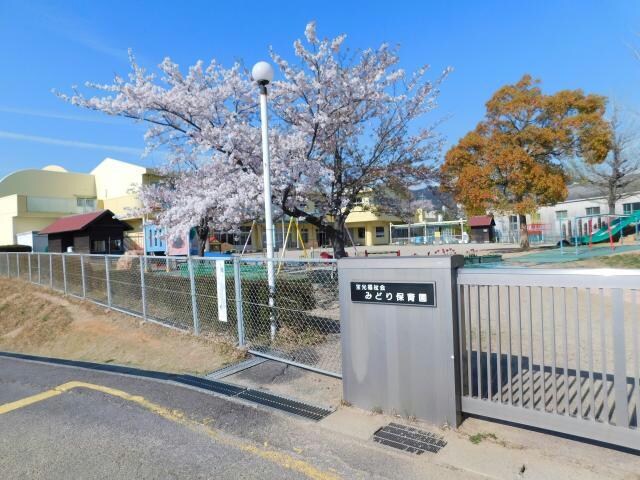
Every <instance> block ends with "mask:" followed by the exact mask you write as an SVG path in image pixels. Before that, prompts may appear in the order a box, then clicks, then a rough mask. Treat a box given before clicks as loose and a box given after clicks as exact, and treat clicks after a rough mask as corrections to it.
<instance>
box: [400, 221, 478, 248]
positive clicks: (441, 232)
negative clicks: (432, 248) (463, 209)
mask: <svg viewBox="0 0 640 480" xmlns="http://www.w3.org/2000/svg"><path fill="white" fill-rule="evenodd" d="M465 223H466V220H464V219H462V218H461V219H458V220H444V221H437V222H422V223H408V224H400V225H394V224H390V225H389V231H390V232H391V243H392V244H394V245H407V244H412V245H434V244H435V245H442V244H449V243H467V242H468V241H469V237H468V235H467V234H466V232H465V231H464V224H465Z"/></svg>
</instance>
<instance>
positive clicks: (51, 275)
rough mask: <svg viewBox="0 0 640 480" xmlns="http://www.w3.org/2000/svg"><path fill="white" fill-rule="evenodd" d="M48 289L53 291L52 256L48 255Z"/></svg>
mask: <svg viewBox="0 0 640 480" xmlns="http://www.w3.org/2000/svg"><path fill="white" fill-rule="evenodd" d="M49 288H51V289H52V290H53V255H51V254H49Z"/></svg>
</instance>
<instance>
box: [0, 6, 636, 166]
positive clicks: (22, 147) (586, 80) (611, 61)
mask: <svg viewBox="0 0 640 480" xmlns="http://www.w3.org/2000/svg"><path fill="white" fill-rule="evenodd" d="M309 20H316V21H317V22H318V33H319V35H321V36H335V35H337V34H339V33H347V35H348V40H347V44H348V45H349V47H351V48H353V49H358V48H367V47H373V46H377V45H379V44H380V43H382V42H389V43H392V44H398V45H400V47H401V57H402V66H403V67H404V68H406V69H414V68H416V67H417V66H419V65H421V64H424V63H428V64H430V65H431V66H432V68H433V72H434V76H435V74H436V72H439V71H441V70H442V69H443V68H445V67H446V66H451V67H453V68H454V72H453V73H452V74H451V76H450V77H449V78H448V79H447V80H446V82H445V83H444V84H443V86H442V95H441V97H440V102H439V103H440V107H439V109H438V110H437V111H436V112H434V113H433V115H432V117H431V118H430V119H429V120H431V121H436V120H438V119H440V118H443V117H446V118H447V120H446V121H445V122H444V123H443V124H442V125H441V126H439V131H440V133H441V134H443V135H444V136H445V137H446V139H447V144H451V143H454V142H455V141H456V140H457V139H458V138H460V137H461V136H462V135H464V134H465V133H466V132H467V131H468V130H470V129H472V128H473V127H474V126H475V124H476V123H477V122H478V120H480V119H481V117H482V115H483V111H484V103H485V102H486V100H487V99H488V98H489V96H490V95H491V94H492V93H493V92H494V91H495V90H496V89H497V88H498V87H500V86H501V85H503V84H505V83H511V82H515V81H517V80H518V79H519V78H520V77H521V76H522V74H524V73H531V74H532V75H534V76H535V77H539V78H541V79H542V80H543V88H544V89H545V91H548V92H553V91H556V90H559V89H564V88H582V89H584V90H585V91H587V92H594V93H600V94H603V95H607V96H609V97H611V98H613V99H615V100H616V102H617V103H619V104H620V105H621V106H623V107H626V108H628V109H629V110H630V111H632V112H640V88H639V87H640V61H639V60H636V59H635V58H634V56H633V53H632V49H631V46H632V45H636V46H638V47H640V35H638V34H639V33H640V2H637V1H635V0H627V1H625V0H618V1H615V2H614V1H610V2H602V1H597V0H573V1H568V0H557V1H550V0H549V1H533V0H531V1H525V0H521V1H515V0H513V1H510V2H507V1H492V0H483V1H458V2H449V1H440V2H436V1H429V2H420V1H417V0H414V1H407V2H402V1H396V2H389V1H372V0H370V1H366V2H365V1H362V2H348V1H345V0H342V1H326V0H325V1H323V2H303V1H301V0H298V1H275V0H274V1H269V2H249V1H227V2H221V1H218V2H212V1H185V2H168V1H167V2H163V1H161V0H155V1H136V2H131V1H109V2H85V1H71V0H70V1H65V2H62V1H58V2H53V1H49V2H44V1H39V0H30V1H28V2H25V1H22V0H16V1H14V0H0V45H1V47H0V72H2V73H1V74H0V178H1V177H2V176H4V175H6V174H7V173H9V172H11V171H13V170H16V169H19V168H41V167H43V166H45V165H48V164H52V163H55V164H60V165H62V166H64V167H66V168H67V169H69V170H75V171H89V170H91V169H92V168H93V166H95V165H96V164H97V163H98V162H99V161H100V160H101V159H102V158H104V157H106V156H111V157H115V158H120V159H122V160H128V161H134V162H139V163H142V164H147V165H150V166H153V165H154V164H157V163H158V162H161V161H162V158H161V156H160V155H155V156H151V157H147V158H141V154H142V150H143V148H144V143H143V138H142V136H143V133H144V128H143V127H142V126H140V125H136V124H132V123H131V122H129V121H127V120H124V119H114V118H110V117H105V116H101V115H100V114H96V113H93V112H87V111H83V110H79V109H77V108H74V107H72V106H70V105H67V104H65V103H64V102H62V101H61V100H59V99H58V98H56V97H55V96H54V95H53V94H52V93H51V89H57V90H60V91H67V92H68V91H69V90H70V88H71V86H72V85H81V84H82V83H83V82H84V81H86V80H91V81H96V82H105V83H106V82H109V81H110V80H111V79H112V78H113V75H114V73H127V71H128V63H127V53H126V52H127V49H128V48H132V49H133V50H134V53H135V54H136V57H137V58H138V61H139V62H140V63H141V64H143V65H145V66H149V67H153V66H155V65H157V64H158V63H160V61H161V60H162V58H163V57H165V56H170V57H172V58H173V59H174V60H175V61H177V62H178V63H179V64H180V65H181V66H184V67H187V66H188V65H191V64H192V63H194V62H195V61H196V60H198V59H203V60H209V59H211V58H213V57H215V58H217V59H218V60H219V61H221V62H223V63H225V64H230V63H231V62H233V61H234V60H236V59H241V60H243V61H244V62H245V63H246V64H248V65H252V64H253V63H254V62H255V61H257V60H260V59H266V58H267V52H268V48H269V46H270V45H272V46H273V47H274V48H275V49H276V50H277V51H278V52H280V53H282V54H284V55H286V56H292V53H293V52H292V42H293V41H294V40H295V39H296V38H298V37H301V36H302V33H303V31H304V27H305V25H306V23H307V22H308V21H309Z"/></svg>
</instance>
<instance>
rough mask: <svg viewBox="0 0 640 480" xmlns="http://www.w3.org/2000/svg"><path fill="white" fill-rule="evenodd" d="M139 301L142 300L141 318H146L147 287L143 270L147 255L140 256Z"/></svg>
mask: <svg viewBox="0 0 640 480" xmlns="http://www.w3.org/2000/svg"><path fill="white" fill-rule="evenodd" d="M139 263H140V301H141V302H142V318H143V319H144V320H146V319H147V289H146V285H145V279H144V271H145V270H146V268H145V267H146V263H147V257H146V256H144V255H143V256H141V257H140V262H139Z"/></svg>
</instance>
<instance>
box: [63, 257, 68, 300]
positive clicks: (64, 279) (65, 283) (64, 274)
mask: <svg viewBox="0 0 640 480" xmlns="http://www.w3.org/2000/svg"><path fill="white" fill-rule="evenodd" d="M62 284H63V285H64V294H65V295H66V294H67V262H66V261H65V257H64V253H63V254H62Z"/></svg>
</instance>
